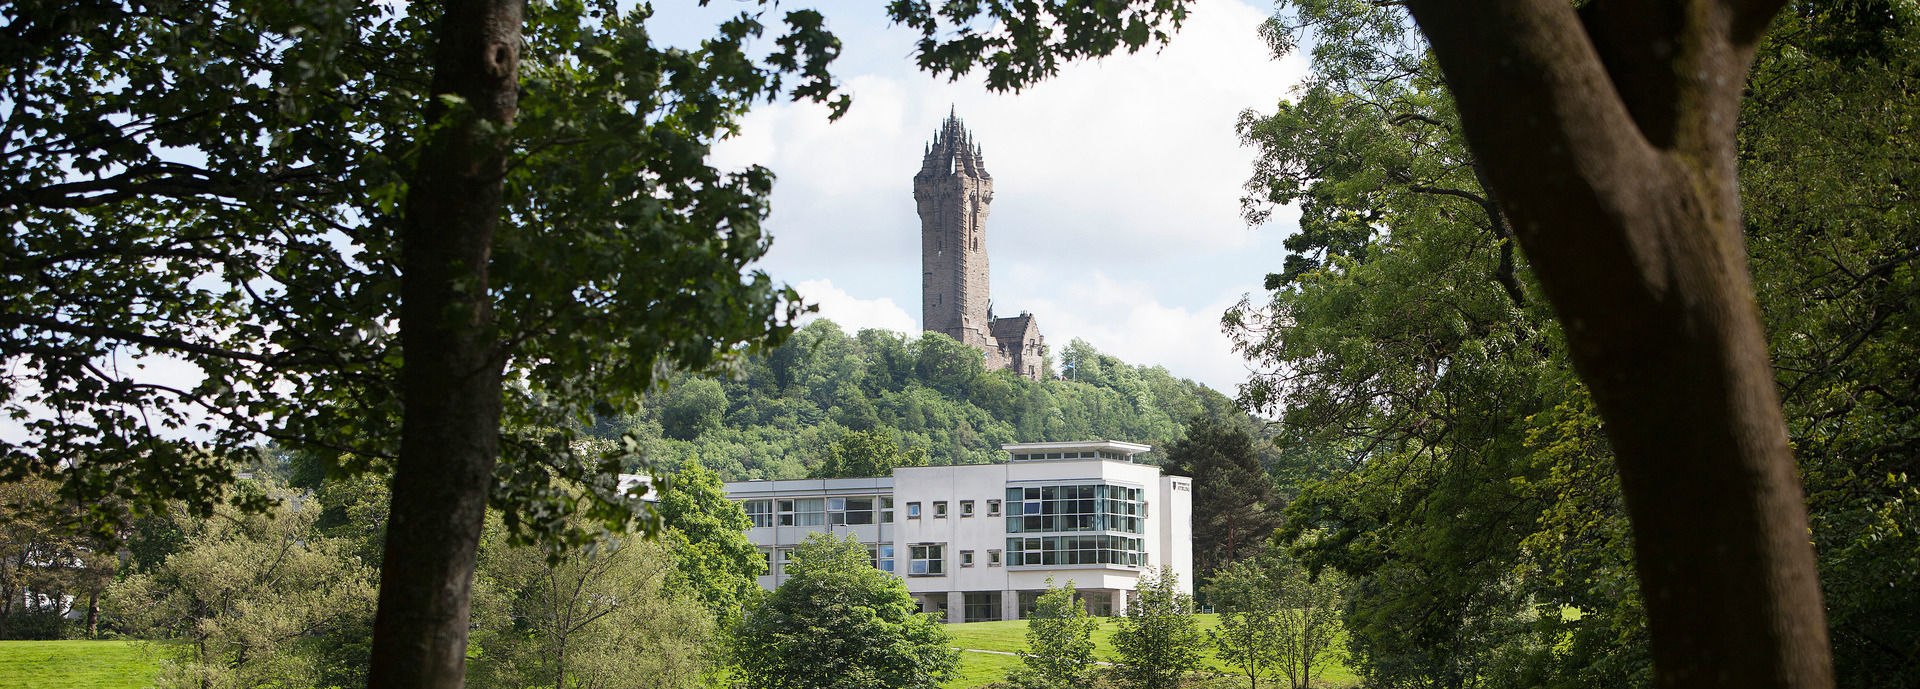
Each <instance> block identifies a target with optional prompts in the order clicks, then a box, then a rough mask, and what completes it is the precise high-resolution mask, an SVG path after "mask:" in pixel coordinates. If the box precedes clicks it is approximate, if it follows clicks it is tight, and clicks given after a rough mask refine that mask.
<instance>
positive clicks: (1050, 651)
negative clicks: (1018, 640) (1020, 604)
mask: <svg viewBox="0 0 1920 689" xmlns="http://www.w3.org/2000/svg"><path fill="white" fill-rule="evenodd" d="M1098 626H1100V622H1099V620H1095V619H1093V618H1092V617H1090V616H1088V615H1087V609H1086V608H1085V607H1083V606H1082V605H1081V604H1080V601H1077V600H1074V588H1073V581H1072V580H1068V581H1067V583H1066V585H1065V586H1061V587H1058V588H1055V587H1054V585H1053V577H1047V592H1046V593H1044V594H1041V596H1040V601H1039V605H1038V606H1036V607H1035V608H1034V611H1033V616H1032V617H1030V618H1027V649H1028V651H1029V652H1027V653H1022V654H1020V658H1021V660H1023V661H1025V662H1026V667H1025V668H1020V669H1015V670H1013V671H1011V672H1008V673H1007V681H1008V682H1011V683H1013V685H1014V686H1015V687H1019V688H1020V689H1078V688H1079V687H1084V686H1087V684H1088V683H1089V682H1090V681H1091V680H1092V677H1093V667H1094V659H1093V630H1094V628H1095V627H1098Z"/></svg>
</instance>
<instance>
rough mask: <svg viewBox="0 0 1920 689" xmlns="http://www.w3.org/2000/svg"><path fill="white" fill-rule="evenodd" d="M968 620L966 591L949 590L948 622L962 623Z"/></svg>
mask: <svg viewBox="0 0 1920 689" xmlns="http://www.w3.org/2000/svg"><path fill="white" fill-rule="evenodd" d="M965 621H967V593H966V592H965V591H948V592H947V624H960V623H961V622H965Z"/></svg>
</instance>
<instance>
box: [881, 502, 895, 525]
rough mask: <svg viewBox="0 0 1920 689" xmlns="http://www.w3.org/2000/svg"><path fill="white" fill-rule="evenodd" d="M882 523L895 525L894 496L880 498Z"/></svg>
mask: <svg viewBox="0 0 1920 689" xmlns="http://www.w3.org/2000/svg"><path fill="white" fill-rule="evenodd" d="M880 523H882V524H892V523H893V496H890V495H888V496H882V497H881V498H880Z"/></svg>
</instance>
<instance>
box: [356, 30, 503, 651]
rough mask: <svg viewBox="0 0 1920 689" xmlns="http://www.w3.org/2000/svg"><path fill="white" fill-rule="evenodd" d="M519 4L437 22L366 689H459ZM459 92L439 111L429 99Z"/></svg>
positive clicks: (478, 519) (492, 359)
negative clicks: (493, 257)
mask: <svg viewBox="0 0 1920 689" xmlns="http://www.w3.org/2000/svg"><path fill="white" fill-rule="evenodd" d="M523 3H524V0H451V1H450V2H447V3H446V8H445V13H444V14H443V15H442V17H441V18H440V19H439V21H438V23H437V24H436V25H435V27H434V39H435V45H436V49H435V52H434V57H433V84H432V93H433V96H434V97H435V101H434V102H433V103H432V104H431V105H430V106H429V108H428V110H427V121H428V122H429V123H430V124H431V123H439V124H440V125H441V126H435V127H431V128H429V129H428V130H427V131H429V132H430V134H429V136H430V139H429V140H428V142H427V145H426V146H425V148H424V150H423V152H422V154H421V156H420V161H419V167H418V169H416V170H415V172H414V176H413V180H412V184H411V186H410V188H409V190H408V193H407V202H406V210H405V218H404V220H403V223H402V229H401V232H402V237H401V241H402V256H401V261H402V269H403V271H404V272H403V273H402V276H401V295H400V299H401V304H400V338H401V339H400V342H401V347H402V351H403V353H404V354H405V356H406V362H405V364H404V366H403V369H402V373H401V376H402V394H403V396H404V400H405V404H406V410H405V417H404V422H403V426H402V430H401V438H400V456H399V461H398V463H397V464H396V465H395V467H394V475H393V498H392V507H391V512H390V516H389V518H388V521H387V544H386V555H385V560H384V561H383V562H382V564H381V570H380V607H379V612H378V613H377V614H376V615H375V618H374V629H373V648H372V666H371V667H370V668H369V672H368V677H367V686H369V687H371V688H374V689H458V687H460V686H461V684H462V683H463V682H464V680H465V675H466V654H467V613H468V599H469V593H470V592H471V590H472V583H473V569H474V559H475V553H476V551H477V549H478V546H479V540H480V530H481V526H482V523H483V521H484V519H485V517H486V508H487V492H488V490H489V488H490V487H491V486H492V481H493V465H494V461H495V459H496V457H497V456H498V453H499V438H498V436H499V425H500V392H501V387H500V386H501V370H502V365H503V364H502V361H501V359H500V353H499V351H498V345H497V343H496V334H495V326H494V317H493V310H492V308H491V305H490V303H489V300H488V295H487V286H488V282H487V261H488V259H489V256H490V254H491V250H492V243H493V234H494V227H495V225H496V224H497V222H498V219H499V216H500V203H501V178H502V175H503V172H504V170H505V136H504V134H503V133H502V130H503V129H504V128H505V127H506V126H507V125H509V124H510V123H511V122H512V121H513V116H514V111H515V109H516V107H517V104H518V98H519V94H518V88H519V79H518V73H519V55H520V43H521V31H522V29H521V8H522V6H523ZM442 95H457V96H460V98H461V99H463V100H464V103H463V104H460V105H455V106H451V107H449V106H448V105H447V104H445V103H444V102H442V101H441V100H440V99H439V97H440V96H442Z"/></svg>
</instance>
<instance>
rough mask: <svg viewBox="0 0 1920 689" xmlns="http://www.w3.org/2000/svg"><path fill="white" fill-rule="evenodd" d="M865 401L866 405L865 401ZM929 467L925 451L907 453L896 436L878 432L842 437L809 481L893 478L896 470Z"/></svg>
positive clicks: (861, 432) (816, 468) (835, 442)
mask: <svg viewBox="0 0 1920 689" xmlns="http://www.w3.org/2000/svg"><path fill="white" fill-rule="evenodd" d="M861 401H865V398H862V399H861ZM926 463H927V453H926V450H924V449H917V450H914V451H904V450H901V449H900V445H899V444H898V443H896V442H894V440H893V436H891V435H888V434H886V433H880V432H876V431H854V432H852V433H848V434H846V435H843V436H840V439H839V440H835V441H833V445H831V446H829V447H828V448H827V458H826V459H825V460H822V461H821V462H820V466H817V467H814V468H813V473H812V474H810V475H809V476H808V477H809V478H858V477H862V476H892V475H893V468H894V467H911V466H922V465H924V464H926Z"/></svg>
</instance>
